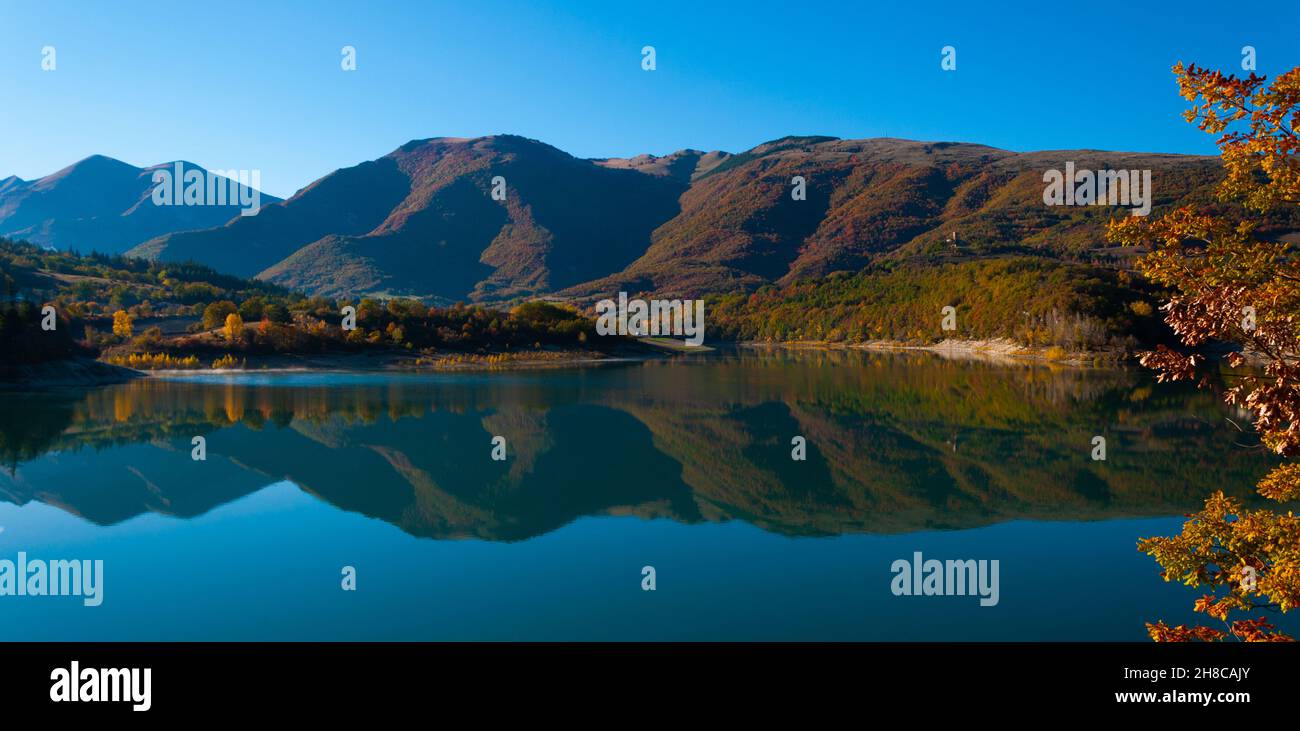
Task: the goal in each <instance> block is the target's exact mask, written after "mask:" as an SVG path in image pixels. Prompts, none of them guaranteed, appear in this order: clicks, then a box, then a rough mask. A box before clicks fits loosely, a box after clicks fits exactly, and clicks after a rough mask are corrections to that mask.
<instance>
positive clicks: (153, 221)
mask: <svg viewBox="0 0 1300 731" xmlns="http://www.w3.org/2000/svg"><path fill="white" fill-rule="evenodd" d="M176 165H180V166H181V170H182V175H186V174H189V173H190V172H191V171H198V172H199V173H200V174H201V175H203V176H204V179H205V180H206V179H207V171H206V170H204V169H203V168H202V167H199V166H198V165H195V164H193V163H189V162H184V161H179V162H168V163H162V164H159V165H154V166H151V167H147V168H138V167H135V166H134V165H130V164H127V163H125V162H122V161H121V160H114V159H113V158H111V157H105V156H103V155H92V156H91V157H88V158H86V159H84V160H82V161H80V162H77V163H73V164H72V165H69V166H68V167H66V168H64V169H62V170H60V171H58V172H56V173H53V174H51V175H47V176H45V177H43V178H40V179H38V180H22V179H20V178H18V177H13V176H11V177H9V178H5V179H4V180H0V236H5V237H8V238H12V239H26V240H28V241H30V242H32V243H34V244H39V245H41V246H50V247H54V248H57V249H76V250H78V251H99V252H101V253H105V254H120V253H122V252H124V251H126V250H127V249H130V248H131V247H133V246H135V245H136V244H139V243H141V242H143V241H146V240H148V239H151V238H154V237H156V236H160V235H162V234H166V233H171V232H173V231H184V230H189V229H205V228H211V227H213V226H220V225H221V224H222V223H225V222H226V221H228V220H230V219H231V218H232V217H234V216H238V215H239V214H240V208H241V207H240V205H239V203H238V200H237V199H236V200H235V202H234V205H229V204H228V205H154V203H153V200H152V194H153V190H154V188H155V187H156V184H155V183H154V180H153V177H154V171H156V170H166V171H169V172H174V171H175V169H176ZM240 190H241V191H248V190H249V189H248V188H245V187H243V186H240ZM260 195H261V202H262V204H263V205H266V204H268V203H274V202H277V201H279V200H280V199H279V198H276V197H274V196H270V195H266V194H265V193H261V194H260Z"/></svg>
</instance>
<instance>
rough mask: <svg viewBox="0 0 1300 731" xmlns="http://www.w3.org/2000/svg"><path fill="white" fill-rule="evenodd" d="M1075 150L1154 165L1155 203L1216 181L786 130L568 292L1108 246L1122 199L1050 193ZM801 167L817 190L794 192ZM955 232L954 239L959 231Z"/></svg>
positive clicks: (1188, 166)
mask: <svg viewBox="0 0 1300 731" xmlns="http://www.w3.org/2000/svg"><path fill="white" fill-rule="evenodd" d="M1067 161H1073V162H1074V163H1075V165H1076V167H1077V168H1080V169H1085V168H1086V169H1092V170H1100V169H1117V170H1121V169H1122V170H1128V169H1150V170H1152V171H1153V172H1152V175H1153V184H1152V185H1153V188H1154V190H1155V203H1156V204H1157V205H1170V204H1172V203H1174V202H1187V201H1190V200H1193V199H1198V200H1202V201H1208V200H1210V199H1211V197H1212V195H1211V193H1212V188H1213V186H1214V184H1215V183H1216V182H1217V180H1218V161H1217V158H1211V157H1194V156H1184V155H1156V154H1133V153H1109V152H1097V151H1091V150H1068V151H1056V152H1035V153H1015V152H1009V151H1006V150H999V149H996V148H992V147H985V146H983V145H974V144H962V143H924V142H912V141H908V140H896V139H870V140H838V139H833V138H826V137H787V138H783V139H780V140H774V141H772V142H768V143H765V144H763V145H759V146H758V147H755V148H754V149H752V150H750V151H748V152H746V153H743V154H740V155H733V156H730V157H729V158H728V159H726V160H725V161H723V162H722V163H721V164H719V165H717V166H716V167H714V168H712V169H711V170H709V171H707V172H705V173H704V174H702V175H700V176H698V177H696V179H695V180H694V181H693V182H692V184H691V187H690V189H689V190H688V191H687V192H686V193H685V194H684V195H683V196H682V199H681V213H679V214H678V215H677V216H675V217H674V218H673V219H671V220H669V221H666V222H665V223H664V224H663V225H662V226H660V227H659V228H658V229H656V230H655V232H654V234H653V236H652V242H651V245H650V247H649V248H648V249H647V250H646V253H645V254H644V255H643V256H641V257H640V258H638V259H637V260H636V261H635V262H633V263H632V264H631V265H629V266H628V267H627V268H626V269H625V270H623V271H622V272H617V273H615V274H612V275H611V276H609V277H605V278H602V279H600V280H596V281H593V282H590V283H585V284H583V285H581V286H579V287H575V288H571V289H570V290H569V291H567V292H566V293H565V294H569V295H573V296H577V297H589V296H596V295H606V294H609V293H611V292H616V291H619V290H628V291H633V292H636V291H652V292H656V293H658V294H659V295H661V296H678V295H686V296H696V295H699V294H702V293H706V292H715V291H719V290H727V291H736V290H740V291H748V290H753V289H756V288H758V287H760V286H762V285H764V284H770V283H775V284H788V283H790V282H793V281H796V280H801V279H808V278H815V277H822V276H825V275H828V274H830V273H832V272H837V271H857V270H859V269H861V268H863V267H864V266H865V265H867V264H869V263H871V262H873V261H879V260H881V259H888V258H899V257H910V256H926V255H935V254H950V253H952V251H953V250H954V249H955V250H959V251H960V252H961V254H962V255H963V256H979V255H991V254H1000V253H1007V252H1017V253H1034V254H1039V255H1047V256H1051V257H1054V258H1079V257H1084V258H1087V257H1090V256H1096V255H1097V254H1098V250H1100V249H1104V248H1105V244H1104V241H1103V236H1102V226H1103V224H1104V223H1105V221H1106V220H1108V219H1109V218H1111V217H1112V216H1115V215H1117V213H1119V214H1121V215H1122V213H1123V211H1122V209H1119V208H1116V207H1109V206H1098V207H1082V206H1056V207H1048V206H1046V205H1044V203H1043V189H1044V183H1043V173H1044V172H1045V171H1046V170H1049V169H1063V168H1064V167H1065V164H1066V162H1067ZM796 176H800V177H802V178H803V179H804V181H805V185H806V200H795V199H794V198H793V196H792V191H793V185H792V180H794V178H795V177H796ZM953 234H956V235H957V237H958V245H957V246H953V245H952V244H951V243H949V241H948V238H949V237H950V236H951V235H953Z"/></svg>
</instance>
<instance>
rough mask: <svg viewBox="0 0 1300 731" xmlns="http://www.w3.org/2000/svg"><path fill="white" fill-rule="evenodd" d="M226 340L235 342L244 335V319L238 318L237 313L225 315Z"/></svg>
mask: <svg viewBox="0 0 1300 731" xmlns="http://www.w3.org/2000/svg"><path fill="white" fill-rule="evenodd" d="M225 335H226V339H227V340H229V341H230V342H232V343H233V342H237V341H238V340H239V339H240V338H241V337H243V335H244V318H242V317H240V316H239V313H238V312H232V313H230V314H229V315H226V327H225Z"/></svg>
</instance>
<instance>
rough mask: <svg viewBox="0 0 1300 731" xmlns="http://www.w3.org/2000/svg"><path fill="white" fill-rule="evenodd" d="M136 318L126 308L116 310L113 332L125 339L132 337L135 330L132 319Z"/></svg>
mask: <svg viewBox="0 0 1300 731" xmlns="http://www.w3.org/2000/svg"><path fill="white" fill-rule="evenodd" d="M134 319H135V318H133V317H131V313H129V312H127V311H126V310H118V311H117V312H114V313H113V334H114V335H116V336H118V337H119V338H122V339H123V340H125V339H127V338H129V337H131V332H132V331H133V330H134V327H133V326H132V321H133V320H134Z"/></svg>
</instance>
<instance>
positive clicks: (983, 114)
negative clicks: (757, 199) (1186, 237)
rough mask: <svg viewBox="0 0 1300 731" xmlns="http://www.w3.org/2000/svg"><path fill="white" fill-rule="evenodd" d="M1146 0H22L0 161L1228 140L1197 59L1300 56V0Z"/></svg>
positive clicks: (272, 181)
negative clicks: (1213, 131)
mask: <svg viewBox="0 0 1300 731" xmlns="http://www.w3.org/2000/svg"><path fill="white" fill-rule="evenodd" d="M1152 4H1153V5H1155V3H1152ZM1062 5H1065V6H1067V7H1061V6H1062ZM1126 5H1127V4H1104V3H1102V4H1098V3H1064V4H1060V3H1041V2H1039V3H1027V4H1023V5H1013V4H1008V3H1002V2H997V3H974V2H969V1H965V2H902V3H899V2H888V3H881V4H879V5H875V4H870V3H850V2H844V3H836V4H823V3H818V2H803V1H801V0H787V1H786V2H774V3H768V2H744V3H739V2H737V3H726V4H723V3H708V2H700V1H698V0H697V1H695V2H688V3H676V2H667V1H664V0H646V1H644V2H636V1H634V0H619V1H617V2H612V1H610V0H593V1H592V2H569V3H542V2H527V3H525V2H517V3H503V2H496V1H495V0H473V1H471V2H457V3H443V2H436V0H429V1H427V2H383V1H382V0H372V1H367V0H350V1H348V2H305V1H304V2H297V1H292V2H291V1H286V0H274V1H272V2H244V1H243V0H231V1H229V2H199V1H198V0H186V1H177V0H171V1H169V2H153V1H143V0H142V1H134V0H133V1H132V2H129V3H115V2H101V1H90V0H86V1H85V2H60V1H59V0H50V1H48V2H30V1H28V0H0V177H5V176H8V175H10V174H16V175H18V176H20V177H23V178H28V179H30V178H34V177H38V176H41V175H44V174H48V173H50V172H53V171H54V170H57V169H58V168H60V167H63V166H65V165H67V164H69V163H71V162H73V161H76V160H79V159H81V158H83V157H85V156H87V155H91V154H95V153H100V154H105V155H110V156H112V157H116V158H120V159H123V160H126V161H127V162H130V163H133V164H136V165H147V164H153V163H157V162H162V161H167V160H173V159H186V160H191V161H193V162H196V163H199V164H201V165H204V166H206V167H209V168H221V169H259V170H261V171H262V185H263V187H264V188H265V189H266V190H267V191H268V192H271V193H274V194H277V195H289V194H291V193H293V192H294V191H295V190H297V189H298V188H300V187H302V186H304V185H306V184H307V183H309V182H311V181H312V180H314V179H316V178H317V177H320V176H321V175H324V174H325V173H328V172H330V171H331V170H334V169H336V168H339V167H345V166H349V165H353V164H356V163H357V162H360V161H362V160H367V159H372V158H375V157H378V156H380V155H383V154H385V153H387V152H390V151H391V150H393V149H394V148H396V147H397V146H398V145H401V144H402V143H404V142H406V141H408V140H411V139H416V138H424V137H435V136H440V135H451V136H477V135H484V134H493V133H501V132H510V133H515V134H521V135H525V136H528V137H535V138H537V139H540V140H543V141H545V142H549V143H551V144H553V145H555V146H557V147H559V148H560V149H563V150H565V151H567V152H570V153H572V154H575V155H578V156H581V157H608V156H627V155H634V154H638V153H642V152H650V153H655V154H665V153H668V152H671V151H673V150H676V149H680V148H683V147H694V148H700V149H706V150H707V149H724V150H729V151H740V150H744V149H746V148H749V147H752V146H754V145H755V144H758V143H760V142H763V141H765V140H768V139H772V138H776V137H781V136H784V135H787V134H827V135H835V136H839V137H875V136H883V135H889V136H892V137H907V138H913V139H925V140H958V141H969V142H981V143H985V144H990V145H994V146H997V147H1003V148H1007V149H1012V150H1038V149H1062V148H1080V147H1089V148H1100V149H1124V150H1142V151H1158V152H1193V153H1209V152H1213V150H1214V147H1213V144H1212V141H1211V140H1210V139H1209V137H1208V136H1207V135H1204V134H1203V133H1200V132H1198V131H1196V130H1195V129H1193V128H1191V127H1190V126H1189V125H1187V124H1186V123H1185V122H1183V121H1182V120H1181V118H1180V117H1179V116H1178V113H1179V112H1180V111H1181V110H1182V109H1183V108H1184V103H1183V102H1182V100H1181V99H1179V98H1178V96H1177V93H1176V87H1175V85H1174V83H1173V78H1172V76H1171V74H1170V73H1169V67H1170V66H1172V65H1173V63H1174V62H1175V61H1177V60H1180V59H1182V60H1185V61H1195V62H1197V63H1199V64H1201V65H1206V66H1214V67H1219V68H1224V69H1234V70H1239V69H1240V60H1241V53H1240V49H1241V47H1242V46H1243V45H1247V44H1249V45H1253V46H1255V47H1256V48H1257V49H1258V54H1259V56H1258V70H1259V72H1260V73H1265V74H1269V75H1274V74H1276V73H1278V72H1279V71H1283V70H1286V69H1288V68H1291V67H1292V66H1295V65H1300V3H1296V2H1294V1H1293V0H1288V2H1279V3H1266V4H1263V5H1258V4H1245V3H1239V4H1236V5H1226V6H1225V5H1223V4H1222V3H1199V2H1189V3H1178V4H1165V3H1159V4H1158V5H1160V6H1162V7H1160V8H1155V9H1149V10H1147V9H1134V8H1132V7H1126ZM1165 8H1169V9H1165ZM1175 13H1176V14H1175ZM47 45H49V46H54V47H55V48H56V49H57V64H58V68H57V70H56V71H54V72H44V71H42V70H41V68H40V61H41V48H42V47H43V46H47ZM344 45H352V46H355V47H356V48H357V53H358V59H357V60H358V70H357V71H356V72H355V73H347V72H344V71H342V70H340V68H339V60H340V53H339V49H340V48H341V47H342V46H344ZM645 45H653V46H655V48H656V49H657V54H658V69H657V70H656V71H654V72H645V71H642V70H641V66H640V62H641V54H640V51H641V48H642V46H645ZM945 45H952V46H954V47H956V49H957V70H956V71H955V72H943V71H941V70H940V67H939V61H940V49H941V48H942V47H943V46H945Z"/></svg>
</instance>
